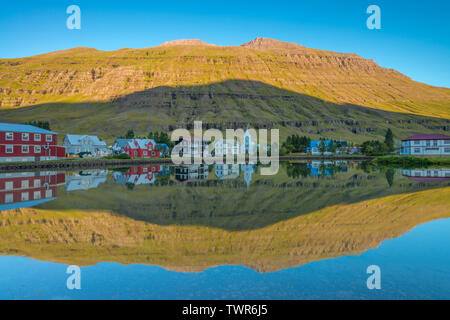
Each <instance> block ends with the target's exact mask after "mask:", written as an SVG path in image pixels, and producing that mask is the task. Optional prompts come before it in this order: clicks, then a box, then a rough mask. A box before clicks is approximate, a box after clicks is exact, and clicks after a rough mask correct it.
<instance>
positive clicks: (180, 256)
mask: <svg viewBox="0 0 450 320" xmlns="http://www.w3.org/2000/svg"><path fill="white" fill-rule="evenodd" d="M448 199H450V188H449V187H447V188H442V189H439V192H436V190H427V191H419V192H415V193H407V194H400V195H392V196H388V197H383V198H379V199H372V200H367V201H363V202H358V203H351V204H340V205H335V206H330V207H327V208H324V209H320V210H317V211H314V212H311V213H309V214H307V215H302V216H299V217H295V218H292V219H289V220H286V221H282V222H278V223H276V224H273V225H270V226H266V227H263V228H260V229H256V230H245V231H227V230H223V229H217V228H213V227H207V226H200V225H198V226H180V225H173V226H159V225H155V224H151V223H147V222H143V221H136V220H133V219H130V218H127V217H123V216H120V215H116V214H113V213H110V212H108V211H103V210H102V211H97V210H50V209H19V210H14V211H7V212H3V213H2V214H1V215H0V254H3V255H26V256H28V257H32V258H35V259H42V260H48V261H55V262H61V263H66V264H77V265H90V264H95V263H98V262H103V261H115V262H120V263H124V264H132V263H144V264H154V265H160V266H163V267H165V268H168V269H173V270H180V271H200V270H203V269H205V268H207V267H211V266H215V265H222V264H244V265H246V266H249V267H251V268H254V269H257V270H259V271H260V272H268V271H275V270H280V269H284V268H288V267H294V266H298V265H301V264H304V263H308V262H310V261H315V260H320V259H326V258H333V257H339V256H343V255H350V254H359V253H361V252H363V251H365V250H367V249H369V248H374V247H377V246H378V245H379V244H380V242H381V241H383V240H386V239H389V238H394V237H398V236H400V235H401V234H403V233H404V232H406V231H408V230H409V229H411V228H413V227H415V226H417V225H419V224H422V223H425V222H428V221H432V220H434V219H438V218H448V217H449V216H450V211H449V203H448Z"/></svg>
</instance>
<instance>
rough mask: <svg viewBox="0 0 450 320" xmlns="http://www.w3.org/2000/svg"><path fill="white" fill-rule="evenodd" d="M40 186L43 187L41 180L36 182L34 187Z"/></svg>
mask: <svg viewBox="0 0 450 320" xmlns="http://www.w3.org/2000/svg"><path fill="white" fill-rule="evenodd" d="M40 186H41V180H39V179H37V180H34V187H35V188H39V187H40Z"/></svg>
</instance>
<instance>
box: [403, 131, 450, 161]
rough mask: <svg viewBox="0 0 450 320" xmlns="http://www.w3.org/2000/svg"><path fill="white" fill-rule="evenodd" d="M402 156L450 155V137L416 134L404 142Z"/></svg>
mask: <svg viewBox="0 0 450 320" xmlns="http://www.w3.org/2000/svg"><path fill="white" fill-rule="evenodd" d="M400 154H401V155H412V156H414V155H417V156H422V155H436V156H437V155H450V137H448V136H444V135H441V134H416V135H413V136H410V137H408V138H406V139H403V140H402V146H401V148H400Z"/></svg>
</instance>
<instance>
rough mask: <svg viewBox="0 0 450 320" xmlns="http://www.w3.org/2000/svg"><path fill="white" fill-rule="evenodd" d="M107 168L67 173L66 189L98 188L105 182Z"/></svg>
mask: <svg viewBox="0 0 450 320" xmlns="http://www.w3.org/2000/svg"><path fill="white" fill-rule="evenodd" d="M107 176H108V170H86V171H80V172H79V173H69V174H67V178H66V190H67V191H75V190H88V189H93V188H98V186H99V184H100V183H104V182H106V178H107Z"/></svg>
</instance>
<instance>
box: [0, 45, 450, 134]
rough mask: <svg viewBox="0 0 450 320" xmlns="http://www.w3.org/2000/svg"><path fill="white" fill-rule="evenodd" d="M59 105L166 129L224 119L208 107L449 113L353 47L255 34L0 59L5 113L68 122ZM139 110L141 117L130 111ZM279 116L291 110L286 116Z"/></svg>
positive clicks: (445, 92) (0, 100)
mask: <svg viewBox="0 0 450 320" xmlns="http://www.w3.org/2000/svg"><path fill="white" fill-rule="evenodd" d="M158 88H166V89H165V90H164V91H162V90H160V89H158ZM275 88H277V89H280V90H282V91H283V92H281V91H280V92H278V93H277V94H276V96H279V98H277V99H275V100H273V99H268V98H267V96H270V94H268V92H270V91H273V90H274V89H275ZM181 90H184V91H188V92H190V93H192V94H191V95H186V93H183V98H182V99H177V97H178V96H179V94H181V93H182V92H181ZM155 95H156V96H155ZM158 95H159V96H158ZM197 96H198V97H201V98H198V99H197V98H196V97H197ZM292 96H295V99H294V100H295V101H294V102H289V99H290V98H288V99H287V100H286V101H283V100H285V99H284V98H283V97H292ZM125 98H126V99H125ZM291 100H292V99H291ZM61 104H65V105H67V104H71V105H72V107H71V108H72V110H74V111H76V110H78V112H77V113H78V116H77V115H76V113H74V115H73V117H74V118H77V121H80V123H81V125H80V129H81V127H82V128H83V130H86V129H88V130H89V131H88V132H92V133H96V132H98V131H99V130H101V129H100V128H98V127H92V125H91V124H90V123H88V122H89V121H90V119H85V118H82V117H81V115H82V114H83V110H85V109H86V107H85V106H86V104H88V105H90V106H92V107H94V106H95V105H99V104H101V105H102V106H104V109H102V110H100V109H99V110H98V111H99V112H98V113H96V114H94V115H93V117H94V118H95V117H103V116H104V117H106V116H109V114H110V113H112V112H113V110H115V109H117V110H119V112H121V113H123V117H122V118H125V119H124V120H123V121H122V120H121V121H122V122H120V123H117V125H119V124H120V125H121V126H125V125H126V126H130V125H136V124H137V125H138V126H143V123H144V122H145V123H148V124H149V126H150V127H155V128H164V127H165V126H166V125H167V123H169V122H176V125H183V124H185V121H187V120H188V121H192V118H194V119H198V120H204V121H210V120H212V119H218V118H217V116H215V115H214V114H211V113H208V112H207V110H211V108H213V109H216V110H219V109H220V110H221V111H220V112H222V117H221V118H220V119H219V120H220V121H223V122H243V121H247V120H248V114H249V113H252V114H258V113H259V112H261V111H264V112H265V113H264V119H265V120H267V121H268V122H280V121H281V122H283V121H312V120H316V119H320V118H321V117H322V115H327V117H328V119H333V118H335V119H336V120H337V121H340V120H347V119H351V120H354V121H359V120H360V119H358V118H355V117H352V113H351V112H350V113H348V114H346V115H342V116H341V115H340V114H342V113H345V111H342V112H338V113H335V112H334V111H333V110H334V109H335V108H336V107H339V106H342V107H343V108H345V107H346V106H357V107H358V108H360V107H361V108H366V109H367V111H368V113H370V112H372V111H377V110H379V111H386V112H390V113H395V114H392V115H387V114H386V116H385V118H383V120H384V119H385V120H386V121H387V122H388V121H390V120H391V119H392V118H395V119H397V118H401V119H402V121H408V120H407V119H406V118H408V119H411V120H412V121H416V120H417V119H418V118H417V116H420V117H428V119H430V121H441V120H439V119H443V120H442V121H441V122H440V124H439V125H436V126H438V127H442V128H443V129H442V130H445V128H447V127H448V123H447V120H448V119H450V89H448V88H440V87H433V86H430V85H427V84H423V83H419V82H416V81H413V80H412V79H410V78H409V77H407V76H405V75H403V74H401V73H400V72H398V71H396V70H394V69H387V68H383V67H381V66H379V65H378V64H377V63H375V62H374V61H373V60H369V59H364V58H362V57H360V56H358V55H356V54H354V53H349V54H346V53H336V52H332V51H324V50H318V49H311V48H307V47H304V46H301V45H297V44H294V43H287V42H281V41H277V40H274V39H266V38H256V39H254V40H252V41H250V42H247V43H244V44H243V45H241V46H215V45H208V44H206V45H205V44H204V42H202V41H201V40H195V39H194V40H181V41H180V40H178V41H177V40H176V41H175V42H169V45H163V46H161V45H160V46H156V47H151V48H143V49H129V48H123V49H120V50H116V51H99V50H96V49H92V48H73V49H69V50H65V51H59V52H56V53H55V52H54V53H49V54H44V55H39V56H32V57H27V58H18V59H0V118H1V119H2V120H4V121H6V120H8V121H11V122H23V121H27V120H34V119H36V118H39V119H41V118H45V119H44V120H49V121H50V122H51V123H52V124H55V125H56V126H57V127H60V128H62V129H63V131H65V130H66V128H68V127H70V124H69V123H68V122H67V120H66V119H65V118H67V117H65V116H63V115H62V114H60V113H61V112H66V111H65V108H64V106H62V105H61ZM49 105H52V106H53V107H52V111H51V113H46V112H39V110H44V109H42V108H43V107H44V106H49ZM108 108H110V109H108ZM108 110H110V111H108ZM143 110H145V114H144V116H143V117H139V119H135V118H131V117H130V114H132V113H134V112H135V111H138V112H141V111H143ZM224 110H226V112H225V111H224ZM288 110H292V111H293V112H290V111H289V112H287V111H288ZM105 112H106V114H105ZM71 113H72V112H71ZM114 113H116V111H114ZM288 113H289V115H288ZM180 114H183V115H186V116H180ZM280 114H286V116H285V117H283V118H281V119H280V116H279V115H280ZM334 114H336V115H335V116H334ZM59 119H62V120H59ZM127 119H129V120H127ZM161 119H166V120H167V121H166V123H165V124H164V122H163V121H164V120H161ZM378 120H379V119H376V118H372V120H370V122H371V126H372V127H379V125H378V124H376V125H375V123H376V122H377V121H378ZM60 121H62V122H60ZM427 121H428V120H427ZM97 122H98V121H97ZM387 122H385V123H387ZM109 123H110V122H109ZM103 124H104V123H103ZM98 125H102V124H101V123H98ZM147 129H148V127H147ZM295 130H297V129H295ZM348 130H353V129H352V128H348ZM409 130H416V129H415V128H413V127H411V128H410V129H409ZM417 130H420V131H419V132H422V131H423V132H426V130H427V129H426V128H418V129H417ZM297 131H298V130H297Z"/></svg>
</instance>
